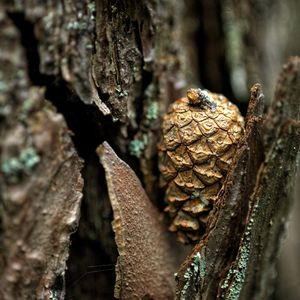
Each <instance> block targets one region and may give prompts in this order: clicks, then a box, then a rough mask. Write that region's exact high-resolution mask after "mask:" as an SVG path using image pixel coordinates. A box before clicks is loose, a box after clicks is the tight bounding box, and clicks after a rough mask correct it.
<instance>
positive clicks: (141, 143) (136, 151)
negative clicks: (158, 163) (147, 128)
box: [129, 134, 148, 158]
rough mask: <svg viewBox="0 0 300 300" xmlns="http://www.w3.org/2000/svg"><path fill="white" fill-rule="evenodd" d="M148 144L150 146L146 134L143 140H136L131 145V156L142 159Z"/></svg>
mask: <svg viewBox="0 0 300 300" xmlns="http://www.w3.org/2000/svg"><path fill="white" fill-rule="evenodd" d="M147 144H148V137H147V135H146V134H144V135H143V137H142V140H140V139H134V140H133V141H131V142H130V144H129V153H130V155H132V156H136V157H137V158H140V157H141V155H142V153H143V151H144V149H145V147H146V145H147Z"/></svg>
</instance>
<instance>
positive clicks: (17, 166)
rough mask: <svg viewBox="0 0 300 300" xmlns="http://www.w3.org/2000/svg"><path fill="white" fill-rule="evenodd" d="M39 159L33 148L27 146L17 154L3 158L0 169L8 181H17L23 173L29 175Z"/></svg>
mask: <svg viewBox="0 0 300 300" xmlns="http://www.w3.org/2000/svg"><path fill="white" fill-rule="evenodd" d="M39 161H40V157H39V155H38V154H37V152H36V151H35V149H34V148H33V147H27V148H25V149H23V150H22V151H21V152H20V154H19V156H13V157H10V158H8V159H6V160H4V161H3V162H2V164H1V169H0V170H1V172H2V173H3V175H4V176H5V178H6V180H7V181H8V182H9V183H17V182H18V181H19V179H20V177H21V176H22V175H23V174H27V175H29V174H30V173H31V171H32V170H33V168H34V167H35V166H36V165H37V164H38V163H39Z"/></svg>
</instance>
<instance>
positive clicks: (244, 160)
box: [0, 0, 300, 299]
mask: <svg viewBox="0 0 300 300" xmlns="http://www.w3.org/2000/svg"><path fill="white" fill-rule="evenodd" d="M299 11H300V9H299V1H296V0H288V1H272V3H270V1H266V0H264V1H252V0H251V1H250V0H243V1H234V0H226V1H221V0H215V1H198V0H192V1H188V2H186V3H185V4H184V3H183V2H182V1H172V0H163V1H157V0H151V1H149V0H142V1H137V0H136V1H127V0H122V1H108V0H96V1H94V0H84V1H68V0H51V1H50V0H48V1H38V0H32V1H17V0H15V1H2V2H1V4H0V22H1V33H0V43H1V53H0V62H1V64H0V67H1V72H0V167H1V170H0V205H1V206H0V208H1V209H0V215H1V218H0V220H1V221H0V237H1V238H0V247H1V251H0V277H1V278H0V279H1V283H0V285H1V286H0V288H1V289H0V298H1V297H2V298H4V299H5V298H7V299H16V298H24V299H26V297H27V298H29V299H31V298H40V299H44V298H47V297H48V298H49V297H52V298H55V299H63V298H64V297H66V298H68V299H95V298H97V299H99V298H100V299H112V298H113V289H114V284H115V273H114V267H115V264H116V261H117V256H118V249H117V247H116V243H115V241H114V234H113V231H112V227H111V221H112V220H113V218H114V216H113V214H114V213H113V211H112V207H111V203H110V201H111V200H112V199H110V198H111V197H110V195H109V193H108V191H107V183H106V178H105V172H104V170H103V168H102V167H101V165H100V164H99V162H98V160H99V159H98V157H97V155H96V152H95V150H96V148H97V147H98V146H99V145H100V144H101V143H102V142H103V141H107V142H108V143H109V145H110V146H111V147H112V148H113V149H114V151H115V152H116V153H117V154H118V156H119V157H120V158H121V159H122V160H123V161H125V162H126V163H128V165H130V167H131V168H132V170H133V171H134V172H135V173H136V174H137V175H138V177H139V179H140V180H141V182H142V185H143V187H144V189H145V191H146V193H147V195H148V197H149V198H150V199H151V201H152V202H153V203H154V204H156V205H157V206H158V208H159V209H163V207H164V203H163V201H162V199H163V197H164V195H163V193H162V191H160V190H159V189H158V175H159V174H158V169H157V142H158V140H159V135H160V123H161V119H160V117H161V115H162V114H163V113H164V112H165V111H166V109H167V106H168V105H169V103H171V102H173V101H174V100H175V99H177V98H179V97H180V96H183V95H184V91H183V89H184V90H185V89H186V87H193V86H197V87H204V88H208V89H209V90H211V91H212V92H217V93H222V94H224V95H225V96H226V97H228V98H229V99H230V100H231V101H234V100H235V98H238V99H239V101H236V103H237V104H238V105H239V106H240V108H241V109H242V112H243V113H244V114H245V111H246V107H247V104H246V102H247V101H248V90H249V86H251V85H252V84H253V83H254V82H259V81H261V82H262V83H263V86H264V91H266V95H267V97H266V100H267V101H266V102H267V103H268V102H270V99H271V97H270V96H269V95H270V91H271V90H272V86H274V85H275V81H274V76H276V74H277V70H278V69H279V66H280V65H281V64H282V63H283V60H286V59H287V54H289V55H290V54H297V51H298V53H299V45H298V44H299V43H298V41H299V38H298V37H297V36H296V34H299V32H300V31H299V30H298V29H297V26H294V28H292V24H296V21H293V20H298V19H299V17H298V14H299ZM298 64H299V63H298V62H297V59H294V60H293V61H292V62H291V63H290V64H289V65H288V66H289V67H287V69H285V71H284V74H286V75H288V74H290V77H289V75H288V76H287V77H285V75H282V77H281V83H280V84H279V86H278V90H277V93H276V96H275V98H276V99H280V100H278V101H277V102H276V104H274V106H273V107H272V108H271V109H270V112H273V113H270V114H269V117H268V119H267V121H266V126H265V127H264V128H265V131H264V133H263V141H262V136H261V135H260V134H261V120H260V115H261V104H259V102H260V101H258V100H259V95H260V92H259V91H260V88H259V87H258V86H256V87H255V88H254V90H252V101H251V103H252V104H251V106H250V108H249V113H248V116H247V120H248V122H247V123H248V125H247V126H248V130H247V135H246V136H245V139H244V140H243V142H242V143H241V144H240V149H239V154H238V156H237V159H236V162H235V164H233V168H232V170H231V172H230V174H229V176H228V178H227V185H226V186H225V187H224V189H223V190H222V192H221V194H220V201H219V205H218V206H217V208H216V210H215V212H214V214H213V216H215V217H214V218H211V219H210V224H211V225H210V231H209V232H208V233H207V235H206V237H205V239H204V240H203V241H202V243H200V244H199V245H198V246H197V247H196V248H195V251H194V252H193V254H192V255H191V256H190V258H188V259H187V260H186V262H185V263H184V264H183V266H182V267H181V269H180V271H179V273H178V280H179V286H178V297H179V296H180V295H182V297H184V296H186V295H195V297H196V295H197V296H199V295H200V294H201V293H202V292H203V293H204V294H203V295H202V298H203V299H205V297H209V296H211V297H214V296H216V295H217V294H218V295H221V294H222V295H224V297H225V298H230V297H231V298H232V297H237V296H235V295H236V294H235V295H232V294H231V293H232V292H230V288H231V289H232V290H233V291H235V292H236V293H237V294H239V295H240V298H241V299H256V298H255V297H258V299H260V298H261V299H263V297H267V294H268V292H270V291H271V288H270V289H268V284H271V283H272V282H273V281H272V280H273V277H272V276H273V274H274V272H273V270H274V264H273V263H274V261H275V254H276V251H277V245H278V243H277V242H278V236H279V235H280V232H282V227H283V225H282V224H283V223H281V222H280V221H279V219H280V217H283V216H287V210H288V207H289V204H290V202H289V201H279V198H278V196H279V195H281V196H282V199H283V196H284V197H285V196H286V195H285V194H287V193H288V185H289V184H291V185H292V183H291V182H292V177H293V172H294V169H293V161H294V160H295V157H294V155H295V151H296V149H294V148H288V147H296V148H297V146H298V145H297V144H296V142H297V138H298V134H299V133H298V129H297V126H298V125H297V123H296V122H295V120H297V118H298V117H297V118H296V115H295V113H296V109H297V108H299V102H298V101H299V100H298V99H299V92H298V91H299V88H298V87H299V81H297V80H298V79H296V78H298V77H297V76H298V75H297V76H296V75H295V74H296V73H295V72H296V71H295V70H297V68H298ZM293 70H294V71H293ZM297 72H298V71H297ZM293 74H294V75H295V76H293ZM45 99H47V100H45ZM255 99H256V100H255ZM47 101H49V102H51V103H52V105H53V106H54V107H55V108H56V109H57V111H58V112H56V110H55V108H53V106H52V105H51V104H49V103H48V102H47ZM257 101H258V102H257ZM273 103H275V102H273ZM251 107H252V108H251ZM62 116H63V117H62ZM64 119H65V121H66V122H65V121H64ZM274 128H276V129H275V130H274ZM293 137H294V138H293ZM71 139H72V140H71ZM298 140H299V138H298ZM262 143H263V144H262ZM248 146H249V148H247V147H248ZM262 147H263V148H264V153H262V152H259V151H260V150H261V149H262ZM289 149H291V151H290V153H289V154H288V150H289ZM77 153H78V154H77ZM258 153H260V154H258ZM78 156H80V157H81V158H82V160H83V161H84V166H83V169H82V175H80V170H81V168H82V162H81V160H80V159H79V158H78ZM265 158H266V159H267V160H266V161H265V163H264V164H263V165H262V166H263V167H261V168H260V165H261V162H262V161H263V160H265ZM276 160H277V162H281V163H282V164H283V165H284V167H283V168H282V169H275V167H276V165H275V163H274V162H276ZM277 167H279V164H277ZM259 168H260V172H259V174H260V177H259V178H256V173H257V170H258V169H259ZM284 172H287V173H284ZM272 173H273V174H275V173H276V174H277V176H270V174H272ZM81 176H82V177H83V178H84V186H83V201H82V206H81V211H80V212H81V217H80V223H79V228H78V230H77V231H76V234H74V235H73V236H72V245H71V247H69V236H70V234H71V232H73V231H74V230H75V229H76V224H77V222H78V213H79V205H80V198H81V189H82V185H83V183H82V178H81ZM270 177H271V178H270ZM289 178H291V179H289ZM269 184H272V185H273V186H275V185H278V186H281V188H280V189H278V191H280V192H281V193H282V194H279V195H277V194H274V193H273V192H274V190H273V189H270V190H269V188H270V185H269ZM255 185H257V186H256V187H255V189H254V186H255ZM253 189H254V190H255V195H257V196H253V197H252V198H251V199H252V200H251V201H252V202H251V205H250V206H251V207H250V208H251V209H250V210H248V202H247V201H246V202H245V201H244V202H239V201H238V199H239V198H241V197H242V196H243V197H246V196H247V195H248V196H249V197H250V193H251V191H253ZM267 190H268V191H269V193H270V197H269V198H268V199H267V197H266V195H265V194H263V192H264V191H267ZM253 195H254V194H253ZM117 196H118V197H119V195H116V197H117ZM248 196H247V197H248ZM249 197H248V198H247V199H248V200H249V199H250V198H249ZM258 198H260V200H258ZM262 199H264V200H262ZM258 201H261V202H259V203H258ZM257 203H258V204H259V207H264V208H265V210H260V209H259V210H258V211H257V210H255V209H254V208H255V205H256V204H257ZM276 205H277V206H278V207H280V210H273V211H270V210H269V209H271V208H272V207H273V208H275V207H277V206H276ZM253 207H254V208H253ZM146 211H147V210H146ZM263 212H264V213H263ZM145 213H146V214H147V212H145ZM250 214H255V220H257V221H255V223H253V224H252V225H253V226H250V225H249V224H250V223H249V222H250V221H249V220H250V219H251V217H250ZM271 219H272V220H271ZM270 221H272V225H270ZM268 224H269V225H268ZM249 226H250V228H249ZM268 226H269V227H268ZM161 229H162V230H164V227H162V228H161ZM258 229H259V230H263V231H264V232H263V233H262V234H261V235H258ZM128 230H129V229H128ZM268 230H269V231H268ZM246 232H250V233H249V235H251V242H250V244H246V246H245V243H246V242H245V241H246V238H245V237H244V236H245V234H246ZM266 232H269V233H270V234H269V235H268V238H266V240H262V239H261V237H262V236H264V235H265V234H266ZM160 234H162V236H163V235H164V234H165V233H162V232H160ZM220 234H224V235H225V236H227V238H229V239H230V241H231V243H230V244H229V243H228V241H225V239H224V237H221V238H220V239H218V237H220ZM252 241H255V242H257V243H258V244H259V245H261V249H263V250H262V251H263V252H262V253H264V254H265V256H264V255H262V256H261V255H258V252H257V251H256V250H257V247H256V244H255V243H254V244H252ZM167 243H168V245H169V246H170V245H172V241H171V242H167ZM169 243H170V244H169ZM206 243H207V244H206ZM248 246H249V248H248ZM218 247H225V250H224V248H218ZM226 247H227V248H226ZM197 249H198V250H199V251H197ZM203 249H206V250H205V251H206V252H205V251H204V250H203ZM243 249H246V250H247V249H249V253H251V258H249V260H247V262H246V264H247V265H249V267H248V268H247V270H245V273H243V272H241V270H240V269H239V268H240V266H241V265H240V262H241V263H242V262H245V261H243V260H241V259H240V258H241V257H243V254H244V252H243ZM188 250H189V249H188ZM247 251H248V250H247ZM69 252H70V253H69ZM28 253H30V255H29V256H28ZM172 253H173V252H172ZM215 253H217V255H216V254H215ZM269 254H270V255H271V254H272V255H271V256H268V255H269ZM68 256H69V260H68V270H67V271H66V272H65V273H64V270H65V269H66V259H67V258H68ZM217 256H219V257H217ZM174 257H175V258H176V259H177V260H178V261H177V262H176V263H179V262H180V258H179V256H177V254H174ZM268 257H270V259H269V258H268ZM203 258H205V259H207V261H206V267H205V268H203V263H202V262H203ZM152 259H155V257H152ZM268 259H269V261H268ZM208 261H210V262H211V263H208ZM191 263H192V264H193V265H192V266H191V265H190V264H191ZM269 263H270V267H271V268H270V271H269V272H268V271H266V269H267V267H266V266H268V264H269ZM254 265H255V266H259V271H258V267H257V268H253V267H252V266H254ZM163 268H164V266H162V269H163ZM166 268H167V267H166ZM172 268H173V266H172ZM187 269H188V270H189V271H188V273H186V271H187ZM172 270H173V269H172ZM230 270H231V271H230ZM236 270H238V272H236ZM164 271H165V272H166V273H168V274H170V272H171V271H170V269H168V268H167V269H166V270H164ZM192 271H195V272H196V277H193V276H191V275H192V273H193V272H192ZM25 272H26V274H27V276H26V277H25ZM228 272H229V273H228ZM185 273H186V278H184V274H185ZM236 274H244V275H243V276H245V278H247V280H248V279H249V281H247V284H244V283H243V284H242V286H238V284H237V283H238V282H239V281H238V279H239V278H238V277H236ZM156 275H157V274H156ZM65 277H66V296H65V288H64V280H65ZM295 277H296V276H295ZM24 278H25V279H26V280H25V279H24ZM187 278H190V280H188V281H186V279H187ZM23 279H24V280H23ZM28 279H30V280H31V282H29V281H28ZM222 279H223V281H222ZM143 280H144V278H143ZM199 280H200V282H201V287H199V285H197V284H196V286H195V285H194V284H193V282H198V281H199ZM226 280H227V281H226ZM221 281H222V282H221ZM242 282H243V281H242ZM279 283H280V282H279ZM125 285H126V283H125ZM221 286H223V288H221ZM210 287H214V288H210ZM252 288H253V289H254V288H255V289H256V294H255V295H254V294H251V293H250V292H249V291H250V290H251V289H252ZM194 289H195V290H196V291H195V290H194ZM174 292H175V291H173V293H174ZM1 293H2V294H1ZM242 297H244V298H242ZM251 297H252V298H251ZM285 297H288V296H287V294H286V293H285Z"/></svg>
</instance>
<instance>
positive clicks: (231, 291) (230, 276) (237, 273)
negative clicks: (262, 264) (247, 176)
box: [221, 199, 259, 300]
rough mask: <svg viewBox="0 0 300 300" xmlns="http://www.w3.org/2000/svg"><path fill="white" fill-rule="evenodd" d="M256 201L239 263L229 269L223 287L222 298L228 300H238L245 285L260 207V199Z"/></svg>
mask: <svg viewBox="0 0 300 300" xmlns="http://www.w3.org/2000/svg"><path fill="white" fill-rule="evenodd" d="M256 201H257V202H256V204H255V205H254V207H253V210H252V212H251V214H250V218H249V223H248V225H247V227H246V230H245V233H244V236H243V239H242V244H241V248H240V250H239V254H238V259H237V262H236V263H235V264H234V265H233V266H232V267H231V268H230V269H229V271H228V273H227V276H226V278H225V280H224V281H223V283H222V285H221V289H223V290H224V292H223V294H222V295H221V298H223V299H226V300H238V299H239V296H240V293H241V290H242V287H243V284H244V280H245V277H246V273H247V268H248V262H249V258H250V250H251V231H252V228H253V225H254V224H255V220H256V213H257V211H258V207H259V199H256Z"/></svg>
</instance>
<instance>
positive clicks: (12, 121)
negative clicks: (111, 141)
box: [0, 9, 83, 300]
mask: <svg viewBox="0 0 300 300" xmlns="http://www.w3.org/2000/svg"><path fill="white" fill-rule="evenodd" d="M0 26H1V33H0V44H1V56H0V65H1V67H3V70H2V71H1V73H0V74H1V81H0V86H1V103H0V191H1V193H0V232H1V240H0V249H1V251H0V298H1V299H4V300H15V299H54V298H55V299H63V298H64V272H65V269H66V260H67V258H68V254H69V244H70V234H71V233H72V232H74V231H75V229H76V227H77V223H78V219H79V208H80V200H81V196H82V194H81V190H82V187H83V181H82V178H81V174H80V170H81V168H82V162H81V160H80V159H79V157H78V155H77V153H76V152H75V149H74V147H73V144H72V141H71V139H70V136H69V133H68V129H67V127H66V124H65V121H64V119H63V117H62V116H61V115H60V114H58V113H56V112H55V110H54V109H53V107H52V106H51V105H50V104H49V103H47V102H46V101H45V100H44V92H43V89H41V88H38V87H35V86H32V85H31V84H30V82H29V79H28V70H27V66H26V59H25V55H24V49H23V47H22V45H21V42H20V37H19V35H18V31H17V30H16V28H15V26H14V25H13V24H12V22H11V21H10V20H9V19H8V18H6V16H5V14H3V11H1V9H0Z"/></svg>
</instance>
